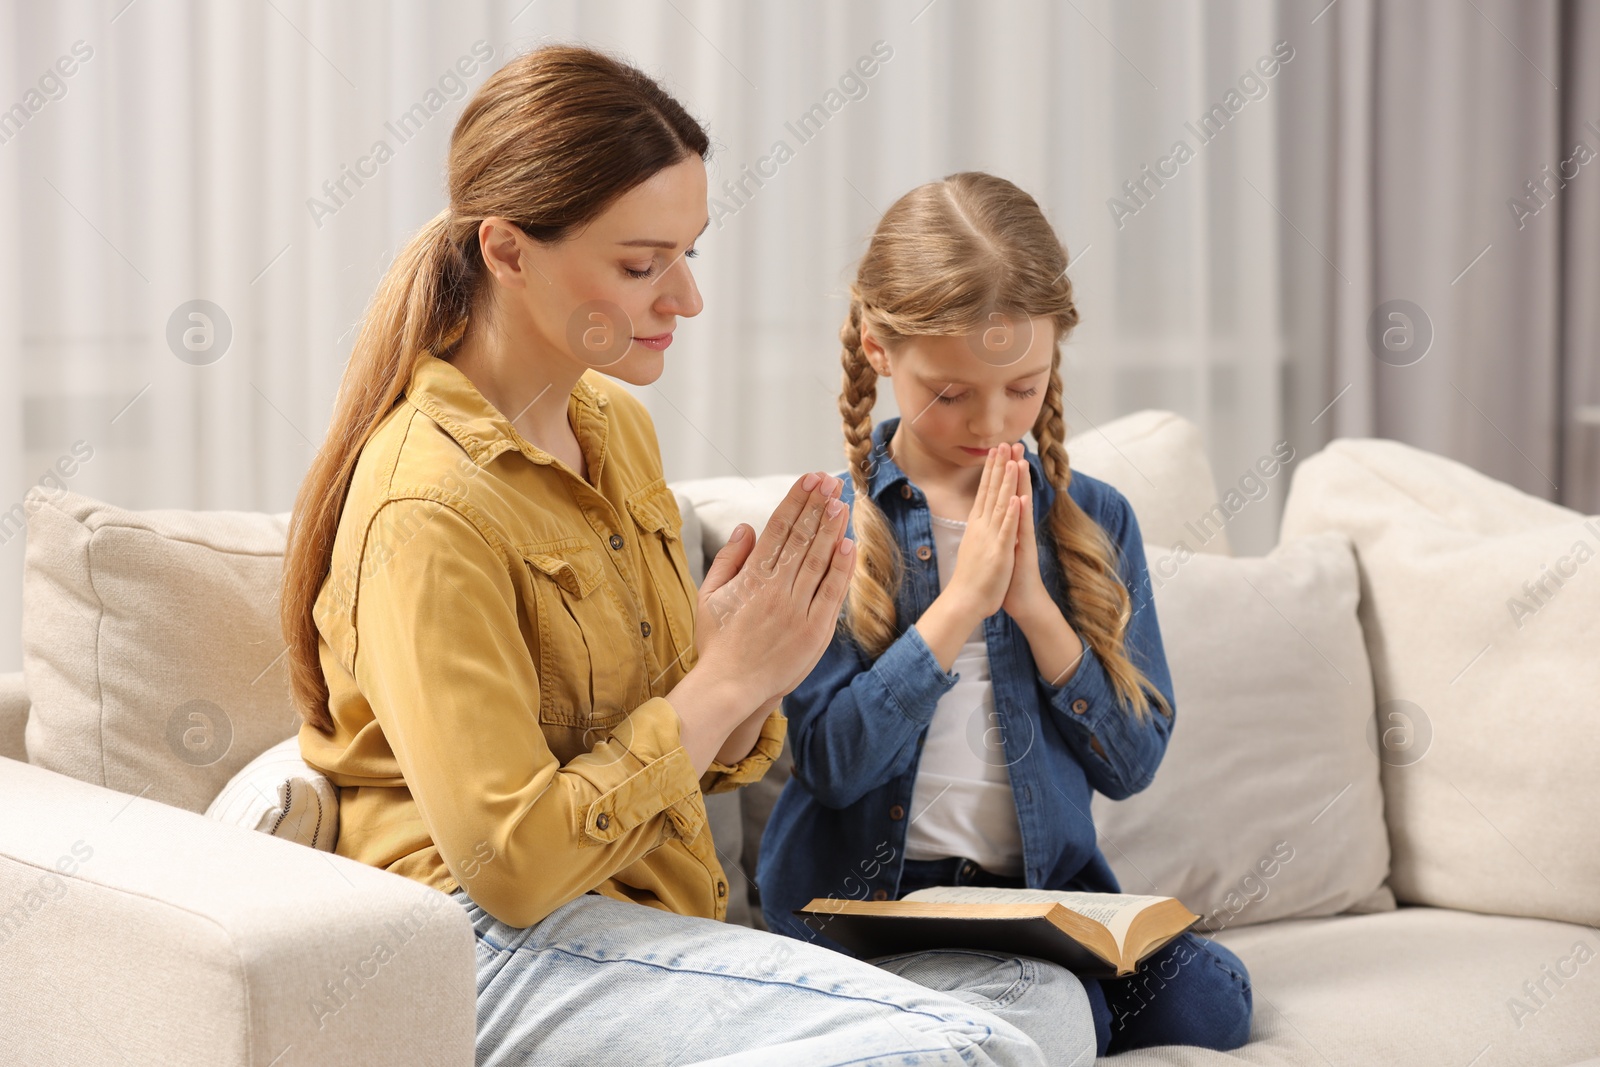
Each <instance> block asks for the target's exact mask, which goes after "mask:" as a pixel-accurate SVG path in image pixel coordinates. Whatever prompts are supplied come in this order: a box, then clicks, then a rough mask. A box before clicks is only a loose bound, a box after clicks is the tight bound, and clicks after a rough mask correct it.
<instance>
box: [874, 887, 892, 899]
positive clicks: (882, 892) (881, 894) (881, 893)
mask: <svg viewBox="0 0 1600 1067" xmlns="http://www.w3.org/2000/svg"><path fill="white" fill-rule="evenodd" d="M872 899H873V900H888V899H889V891H888V890H887V889H874V890H873V891H872Z"/></svg>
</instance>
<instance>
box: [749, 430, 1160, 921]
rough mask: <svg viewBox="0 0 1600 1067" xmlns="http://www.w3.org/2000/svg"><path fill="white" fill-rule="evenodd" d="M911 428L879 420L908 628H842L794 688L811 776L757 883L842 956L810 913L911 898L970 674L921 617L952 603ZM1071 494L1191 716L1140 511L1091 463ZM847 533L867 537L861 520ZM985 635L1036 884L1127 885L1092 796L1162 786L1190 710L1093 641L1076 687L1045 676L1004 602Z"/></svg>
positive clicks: (799, 754)
mask: <svg viewBox="0 0 1600 1067" xmlns="http://www.w3.org/2000/svg"><path fill="white" fill-rule="evenodd" d="M899 421H900V420H899V418H898V417H896V418H891V419H886V420H884V421H883V422H881V423H879V424H878V426H877V427H876V428H875V429H874V431H873V435H872V441H873V448H872V459H871V471H870V475H869V478H868V487H869V491H870V492H871V494H872V499H873V500H874V501H875V502H876V503H877V505H878V507H879V508H880V509H881V510H882V512H883V513H884V515H885V516H886V518H887V519H888V522H889V525H890V528H891V529H892V530H893V531H894V535H895V537H896V539H897V540H898V541H899V544H900V551H901V554H902V556H903V558H904V560H905V571H904V578H903V580H902V582H901V588H900V591H899V596H898V598H897V601H896V609H897V620H898V624H897V628H898V629H899V631H900V632H899V636H898V637H897V638H896V639H895V640H894V642H893V643H892V644H890V646H889V647H888V648H887V649H886V650H885V651H884V653H883V654H882V655H881V656H879V657H878V658H877V659H876V660H869V659H868V658H867V655H866V654H865V653H864V652H863V651H862V650H861V649H860V648H859V646H857V645H856V644H855V643H854V642H852V641H849V640H848V639H847V638H846V637H845V636H844V635H843V632H842V629H841V630H837V631H836V632H835V634H834V638H833V640H832V642H831V643H830V644H829V646H828V649H827V651H826V652H824V653H823V655H822V659H821V660H820V661H818V663H817V665H816V667H815V668H814V669H813V670H812V672H811V673H810V675H809V676H807V678H806V679H805V681H803V682H802V683H801V684H800V685H799V687H798V688H796V689H795V691H794V692H793V693H791V694H790V695H788V696H787V697H785V698H784V700H783V711H784V713H785V714H786V715H787V717H788V720H789V743H790V745H791V747H792V750H793V757H794V777H793V778H792V779H790V781H789V782H788V783H787V784H786V785H785V786H784V790H783V793H782V795H781V796H780V797H779V798H778V802H777V805H776V806H775V807H774V809H773V811H772V816H771V819H770V820H769V821H768V823H767V828H766V832H765V834H764V836H763V838H762V844H761V853H760V862H759V865H758V870H757V876H756V877H757V882H758V885H759V887H760V890H761V903H762V910H763V912H764V914H765V918H766V921H767V925H768V927H769V928H771V929H772V930H774V931H776V932H780V933H786V934H789V935H790V936H793V937H798V938H801V939H803V940H808V941H819V942H820V943H822V944H826V945H829V946H830V947H834V948H837V947H838V946H837V945H836V944H834V943H833V942H831V941H830V940H829V939H827V938H825V937H821V936H819V935H818V934H817V933H816V932H814V931H813V930H812V929H810V928H809V927H807V926H806V925H805V924H803V923H801V922H800V921H799V920H798V919H796V918H795V917H794V915H793V914H792V909H795V908H798V907H802V906H803V905H805V904H806V903H807V902H808V901H810V900H811V899H812V898H814V897H840V898H845V899H858V900H860V899H871V900H892V899H896V898H897V897H898V896H899V892H898V890H899V882H900V873H901V867H902V863H903V860H904V853H905V840H906V827H907V826H908V825H909V822H910V820H911V818H913V817H914V815H915V813H913V812H912V811H911V793H912V786H913V784H914V783H915V781H916V776H917V762H918V760H919V758H920V756H921V754H922V745H923V741H924V739H925V737H926V735H927V732H928V725H929V723H930V722H931V721H932V719H933V713H934V708H935V706H936V705H937V704H938V702H939V698H940V697H941V696H943V695H944V693H945V692H946V691H948V690H949V689H950V688H951V687H952V686H954V685H955V684H956V681H957V675H954V674H950V673H947V672H946V671H945V670H944V669H943V668H942V667H940V665H939V662H938V660H937V659H935V658H934V655H933V653H932V651H931V650H930V649H929V648H928V645H927V643H926V642H925V641H924V640H923V638H922V635H921V634H920V633H919V632H918V631H917V629H916V627H915V626H913V625H911V623H912V622H914V621H915V620H916V619H918V618H920V617H921V615H922V613H923V612H924V611H926V610H927V608H928V606H929V605H930V604H932V603H933V600H934V598H935V597H936V596H937V595H938V593H939V571H938V559H937V557H936V556H935V554H934V553H935V551H936V549H935V546H934V540H933V526H932V523H931V522H930V521H929V518H928V515H929V512H928V504H927V498H926V497H925V496H924V495H923V493H922V491H921V490H919V489H918V488H917V487H916V486H915V485H914V484H912V483H911V481H910V480H909V479H908V478H907V477H906V475H905V472H904V471H902V470H901V469H900V468H899V467H898V466H896V465H895V463H894V461H893V460H892V459H891V458H890V457H889V455H888V450H887V444H888V441H889V439H890V438H891V437H892V436H893V435H894V431H895V428H896V426H897V425H898V424H899ZM1026 455H1027V461H1028V466H1029V471H1030V477H1031V478H1032V480H1033V505H1034V516H1033V519H1034V527H1035V529H1036V530H1037V531H1038V541H1039V563H1040V570H1041V572H1042V576H1043V579H1044V583H1045V588H1046V589H1047V590H1048V591H1049V593H1050V596H1051V598H1052V599H1053V600H1055V602H1056V603H1057V604H1058V605H1061V606H1062V609H1063V613H1066V604H1067V599H1066V594H1065V590H1064V585H1063V577H1064V576H1063V574H1062V571H1061V568H1060V565H1059V563H1058V561H1057V559H1056V554H1055V551H1054V550H1053V547H1052V546H1053V541H1052V540H1051V539H1050V536H1049V533H1048V525H1046V524H1044V523H1043V519H1044V517H1045V516H1046V515H1047V514H1048V512H1049V509H1050V506H1051V504H1052V502H1053V501H1054V499H1055V493H1056V488H1055V487H1054V486H1052V485H1051V484H1050V482H1049V481H1048V479H1046V477H1045V474H1044V466H1043V463H1042V461H1041V460H1040V458H1039V456H1038V455H1037V454H1036V453H1035V452H1034V451H1033V450H1032V449H1027V450H1026ZM839 477H840V478H842V479H844V482H845V485H844V491H843V494H842V499H843V500H844V502H845V503H846V504H849V503H851V501H852V500H853V499H854V496H855V492H854V485H853V483H852V482H851V481H850V479H849V476H848V473H841V474H840V475H839ZM1069 492H1070V493H1071V495H1072V499H1073V500H1075V501H1076V502H1077V504H1078V506H1079V507H1081V508H1082V509H1083V510H1084V511H1085V512H1086V513H1087V514H1088V515H1089V517H1090V518H1092V519H1094V520H1095V521H1096V522H1098V523H1099V524H1100V525H1101V527H1102V528H1104V529H1105V531H1106V533H1107V535H1108V536H1109V537H1110V539H1111V541H1112V543H1113V544H1114V545H1116V546H1117V548H1118V549H1119V554H1120V559H1119V561H1118V574H1119V575H1120V577H1121V579H1122V582H1123V584H1124V586H1125V587H1126V588H1127V589H1128V592H1129V597H1130V599H1131V601H1132V603H1131V610H1132V617H1131V619H1130V620H1129V623H1128V630H1127V635H1126V647H1127V649H1128V653H1129V655H1130V656H1131V657H1132V659H1133V661H1134V662H1135V663H1136V664H1137V665H1138V666H1139V668H1140V669H1141V670H1143V671H1144V673H1145V676H1146V677H1147V678H1148V679H1149V681H1150V682H1151V683H1152V684H1154V685H1155V686H1156V687H1157V688H1159V689H1160V691H1161V694H1162V696H1164V697H1165V698H1166V700H1167V702H1168V704H1169V706H1171V707H1173V708H1174V709H1175V708H1176V704H1175V703H1174V702H1173V696H1172V679H1171V675H1170V673H1169V671H1168V669H1167V660H1166V653H1165V651H1164V650H1163V648H1162V643H1161V630H1160V627H1159V626H1158V624H1157V621H1156V610H1155V604H1154V601H1153V598H1152V593H1151V587H1150V576H1149V571H1148V570H1147V568H1146V564H1145V554H1144V543H1143V541H1142V539H1141V537H1140V533H1139V524H1138V521H1137V520H1136V519H1135V518H1134V514H1133V509H1132V508H1131V507H1130V506H1129V504H1128V501H1127V498H1125V497H1124V496H1123V495H1122V494H1121V493H1120V492H1119V491H1118V490H1116V489H1115V488H1113V487H1112V486H1110V485H1108V484H1107V483H1105V482H1103V481H1100V480H1099V479H1096V478H1092V477H1090V476H1088V475H1086V474H1083V473H1081V472H1077V471H1074V472H1073V475H1072V482H1071V486H1070V489H1069ZM847 532H848V533H851V534H852V535H853V524H852V527H851V529H849V530H847ZM1068 619H1069V621H1070V619H1071V616H1070V615H1068ZM983 633H984V640H985V642H986V645H987V649H988V656H989V664H990V677H991V678H992V679H993V685H994V700H995V711H996V714H997V716H998V721H999V725H1000V728H1001V730H1002V731H1003V735H1004V741H1003V743H1004V747H1005V755H1006V760H1007V763H1008V765H1009V771H1010V776H1011V791H1012V795H1013V798H1014V799H1015V801H1016V806H1017V818H1018V822H1019V823H1020V827H1021V832H1022V852H1023V877H1024V878H1025V879H1026V882H1027V885H1028V886H1029V887H1030V888H1037V889H1079V890H1087V891H1090V892H1103V893H1115V892H1120V891H1121V890H1120V887H1119V885H1118V883H1117V879H1116V876H1115V875H1114V874H1113V873H1112V871H1111V868H1110V866H1109V865H1108V864H1107V863H1106V860H1105V857H1104V856H1103V855H1101V853H1100V850H1099V848H1098V847H1097V846H1096V844H1095V829H1094V823H1093V821H1092V819H1091V817H1090V814H1089V801H1090V796H1091V792H1090V791H1091V790H1093V789H1097V790H1099V791H1100V792H1101V793H1103V794H1105V795H1106V796H1108V797H1110V798H1112V799H1113V800H1120V799H1122V798H1124V797H1127V796H1130V795H1131V794H1133V793H1137V792H1139V791H1140V790H1141V789H1144V788H1145V787H1146V786H1148V785H1149V784H1150V781H1151V779H1152V778H1153V777H1154V775H1155V772H1156V767H1157V766H1158V765H1159V764H1160V762H1161V758H1162V756H1163V755H1164V754H1165V753H1166V748H1167V739H1168V737H1169V736H1170V734H1171V732H1172V725H1173V722H1172V719H1170V718H1169V717H1167V716H1166V715H1165V714H1163V713H1162V712H1161V711H1160V709H1159V708H1158V707H1157V706H1156V705H1155V703H1154V701H1152V702H1151V710H1150V716H1149V718H1148V719H1147V720H1146V721H1144V722H1143V723H1141V722H1139V721H1137V720H1135V719H1134V718H1133V717H1132V716H1131V715H1130V714H1129V713H1128V712H1127V711H1126V710H1125V709H1124V707H1123V706H1122V705H1121V704H1120V703H1119V702H1118V700H1117V697H1116V692H1115V690H1114V689H1113V688H1112V687H1111V681H1110V678H1109V676H1108V675H1107V674H1106V672H1105V669H1104V667H1103V666H1102V664H1101V662H1100V659H1099V657H1098V656H1097V655H1096V654H1095V652H1094V651H1093V650H1092V649H1088V648H1087V647H1086V648H1085V651H1084V654H1083V659H1082V660H1081V661H1080V662H1079V664H1078V667H1077V669H1076V670H1075V671H1074V672H1073V674H1072V675H1071V677H1069V678H1068V679H1067V680H1066V682H1065V683H1063V684H1062V685H1059V686H1053V685H1051V684H1050V681H1049V679H1047V678H1045V677H1043V676H1042V675H1041V674H1040V673H1039V670H1038V667H1037V666H1036V665H1035V663H1034V661H1033V653H1032V650H1031V649H1030V648H1029V646H1028V641H1027V638H1026V637H1025V636H1024V635H1023V633H1022V629H1021V627H1019V626H1018V625H1017V624H1016V622H1015V621H1014V620H1012V619H1011V617H1010V616H1008V615H1007V614H1006V613H1005V611H1004V609H1002V610H1000V611H997V612H996V613H995V614H994V615H991V616H990V617H989V618H987V619H985V620H984V623H983ZM1085 645H1087V642H1085ZM1147 688H1148V687H1147ZM1092 739H1098V740H1099V743H1100V747H1101V748H1102V749H1103V750H1104V752H1105V755H1104V756H1101V755H1100V754H1099V753H1098V752H1096V751H1095V750H1094V748H1093V747H1091V740H1092Z"/></svg>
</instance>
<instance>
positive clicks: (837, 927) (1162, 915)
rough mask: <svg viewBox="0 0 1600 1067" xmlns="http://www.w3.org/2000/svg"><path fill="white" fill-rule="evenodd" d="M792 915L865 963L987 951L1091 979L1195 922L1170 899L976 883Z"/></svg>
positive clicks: (814, 905)
mask: <svg viewBox="0 0 1600 1067" xmlns="http://www.w3.org/2000/svg"><path fill="white" fill-rule="evenodd" d="M795 914H796V915H798V916H799V917H800V918H801V919H802V920H803V921H804V922H805V923H806V925H807V926H808V927H810V928H811V929H813V930H815V931H817V932H818V933H821V934H823V935H824V936H826V937H830V938H832V939H833V940H835V941H837V942H838V943H839V944H841V945H843V946H844V947H845V948H847V949H849V950H850V951H852V952H855V953H857V954H858V955H860V956H863V957H867V958H870V957H873V956H887V955H891V954H893V953H898V952H917V951H920V950H922V949H930V948H978V949H992V950H994V951H997V952H1009V953H1014V954H1016V955H1019V956H1037V957H1039V958H1040V959H1047V960H1053V961H1054V962H1056V963H1059V964H1061V965H1062V966H1064V967H1066V968H1068V969H1069V970H1071V971H1073V972H1074V973H1076V974H1081V975H1086V976H1088V977H1091V978H1119V977H1122V976H1123V975H1128V974H1133V973H1134V972H1135V971H1137V970H1138V967H1139V962H1140V961H1141V960H1143V959H1144V958H1145V957H1147V956H1149V955H1150V954H1151V953H1152V952H1154V951H1156V950H1157V949H1159V948H1160V947H1161V946H1162V945H1165V944H1166V943H1167V942H1168V941H1171V940H1172V939H1173V938H1174V937H1177V936H1178V935H1179V934H1181V933H1183V932H1184V931H1185V930H1187V929H1188V928H1189V927H1190V926H1193V925H1194V924H1195V923H1196V922H1198V921H1199V919H1200V916H1198V915H1196V914H1195V913H1194V912H1192V911H1190V910H1189V909H1188V908H1186V907H1184V906H1183V904H1182V903H1181V902H1179V901H1178V900H1177V898H1175V897H1151V896H1134V895H1131V894H1127V893H1076V892H1070V891H1065V890H1053V889H993V888H986V887H981V886H936V887H934V888H931V889H919V890H917V891H916V892H914V893H908V894H906V895H905V896H904V897H903V898H901V899H900V900H839V899H836V898H833V897H818V898H816V899H815V900H813V901H812V902H811V903H809V904H807V905H806V906H805V907H803V908H799V909H797V910H796V911H795Z"/></svg>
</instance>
